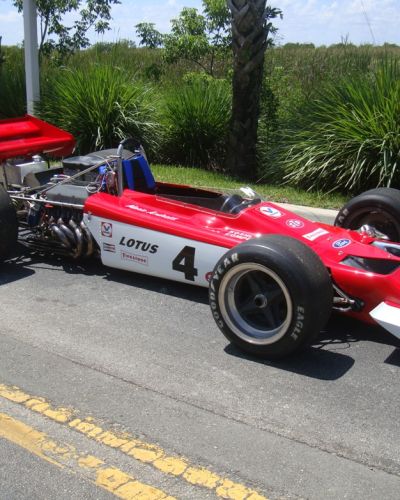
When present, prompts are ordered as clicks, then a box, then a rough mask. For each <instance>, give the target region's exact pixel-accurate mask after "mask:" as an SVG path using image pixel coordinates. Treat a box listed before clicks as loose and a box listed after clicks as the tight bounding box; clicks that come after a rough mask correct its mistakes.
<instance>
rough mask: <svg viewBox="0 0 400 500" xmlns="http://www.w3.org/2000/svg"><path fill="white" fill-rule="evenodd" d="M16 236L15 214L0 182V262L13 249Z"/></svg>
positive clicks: (15, 243) (15, 244)
mask: <svg viewBox="0 0 400 500" xmlns="http://www.w3.org/2000/svg"><path fill="white" fill-rule="evenodd" d="M17 236H18V222H17V214H16V211H15V208H14V206H13V204H12V201H11V198H10V197H9V195H8V193H7V191H6V190H5V189H4V188H3V186H2V185H1V184H0V263H1V262H3V261H4V260H5V259H6V258H7V257H9V256H10V255H11V254H12V253H13V252H14V251H15V248H16V246H17Z"/></svg>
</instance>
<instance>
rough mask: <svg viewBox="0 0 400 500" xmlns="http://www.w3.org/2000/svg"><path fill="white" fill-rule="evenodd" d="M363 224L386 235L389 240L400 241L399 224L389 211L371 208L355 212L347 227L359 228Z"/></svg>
mask: <svg viewBox="0 0 400 500" xmlns="http://www.w3.org/2000/svg"><path fill="white" fill-rule="evenodd" d="M364 224H367V225H368V226H371V227H373V228H374V229H376V230H377V231H378V232H379V233H381V234H382V235H384V236H387V237H388V238H389V240H390V241H400V224H399V222H398V221H397V220H396V218H395V217H393V216H392V215H391V214H390V213H388V212H386V211H384V210H379V209H377V210H371V211H368V212H366V211H363V212H361V213H355V214H354V215H353V217H351V219H350V220H349V222H348V227H349V229H356V230H357V229H360V228H361V227H362V226H363V225H364Z"/></svg>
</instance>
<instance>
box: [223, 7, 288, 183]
mask: <svg viewBox="0 0 400 500" xmlns="http://www.w3.org/2000/svg"><path fill="white" fill-rule="evenodd" d="M228 6H229V9H230V11H231V15H232V48H233V57H234V62H233V79H232V117H231V123H230V131H229V139H228V155H227V162H228V169H229V170H230V171H231V172H232V173H233V174H234V175H236V176H238V177H241V178H246V179H251V178H254V177H255V176H256V171H257V168H256V166H257V165H256V163H257V162H256V143H257V125H258V117H259V111H260V93H261V85H262V78H263V67H264V54H265V50H266V48H267V46H268V45H269V44H271V39H270V38H269V35H270V33H274V32H275V31H276V28H274V26H273V25H272V23H271V19H273V18H275V17H277V16H281V11H280V10H279V9H276V8H273V7H269V6H266V0H228Z"/></svg>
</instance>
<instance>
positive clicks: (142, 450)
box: [0, 384, 267, 500]
mask: <svg viewBox="0 0 400 500" xmlns="http://www.w3.org/2000/svg"><path fill="white" fill-rule="evenodd" d="M0 397H3V398H5V399H7V400H9V401H13V402H14V403H18V404H20V405H22V406H25V407H26V408H29V409H30V410H32V411H35V412H37V413H39V414H41V415H44V416H46V417H48V418H50V419H51V420H54V421H56V422H59V423H60V424H63V425H65V426H68V427H70V428H72V429H75V430H76V431H78V432H80V433H81V434H84V435H85V436H86V437H87V438H89V439H92V440H94V441H97V442H99V443H102V444H103V445H106V446H109V447H111V448H116V449H118V450H120V451H121V452H122V453H124V454H125V455H128V456H130V457H133V458H134V459H136V460H138V461H140V462H144V463H148V464H150V465H152V466H153V467H154V468H156V469H158V470H160V471H161V472H163V473H166V474H170V475H173V476H176V477H180V478H181V479H183V480H185V481H187V482H188V483H190V484H193V485H196V486H200V487H204V488H207V489H208V490H213V491H214V493H215V494H216V495H217V496H219V497H221V498H226V499H230V500H267V499H266V497H264V496H262V495H260V494H259V493H257V492H256V491H254V490H252V489H250V488H248V487H246V486H244V485H242V484H240V483H236V482H234V481H231V480H230V479H226V478H223V477H221V476H219V475H218V474H215V473H214V472H212V471H209V470H208V469H205V468H203V467H197V466H195V465H192V464H190V463H189V460H187V459H186V458H184V457H177V456H171V455H168V454H167V453H166V452H165V451H164V450H163V449H162V448H160V447H159V446H157V445H154V444H151V443H146V442H144V441H142V440H139V439H136V438H135V437H134V436H132V435H130V434H128V433H117V432H114V431H109V430H106V429H104V428H103V427H101V426H100V425H99V424H98V423H97V422H96V420H95V419H94V418H93V417H85V418H77V415H79V412H78V411H77V410H75V409H73V408H55V407H53V406H52V405H51V404H50V403H49V402H48V401H47V400H46V399H44V398H41V397H36V396H31V395H30V394H27V393H26V392H24V391H22V390H21V389H19V388H18V387H15V386H8V385H5V384H0Z"/></svg>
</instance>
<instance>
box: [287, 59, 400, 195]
mask: <svg viewBox="0 0 400 500" xmlns="http://www.w3.org/2000/svg"><path fill="white" fill-rule="evenodd" d="M286 141H287V146H288V149H287V150H286V157H285V162H284V164H285V167H286V169H287V171H288V172H289V174H288V176H287V179H288V181H290V182H291V183H292V184H295V185H301V186H305V187H307V188H309V189H317V188H318V189H323V190H332V191H333V190H344V189H346V190H351V191H353V192H357V191H362V190H365V189H367V188H369V187H376V186H394V187H400V170H399V167H400V65H399V64H398V63H397V62H396V61H387V62H386V63H384V64H383V65H381V66H380V67H379V68H378V69H377V70H376V71H375V72H374V73H373V74H371V76H370V77H368V76H367V77H366V76H364V77H353V78H347V79H345V80H343V81H341V82H340V83H337V84H333V83H331V84H330V85H329V86H327V87H326V88H324V89H323V90H321V92H320V95H319V97H318V99H315V100H311V101H309V103H308V104H307V105H305V106H304V108H303V109H302V115H301V116H299V117H298V123H297V127H296V129H294V130H290V129H289V130H288V133H287V134H286Z"/></svg>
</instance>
